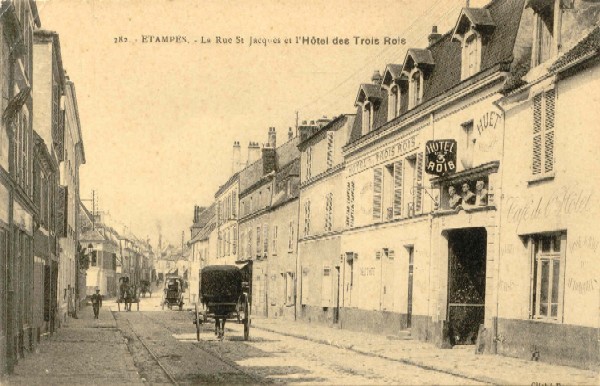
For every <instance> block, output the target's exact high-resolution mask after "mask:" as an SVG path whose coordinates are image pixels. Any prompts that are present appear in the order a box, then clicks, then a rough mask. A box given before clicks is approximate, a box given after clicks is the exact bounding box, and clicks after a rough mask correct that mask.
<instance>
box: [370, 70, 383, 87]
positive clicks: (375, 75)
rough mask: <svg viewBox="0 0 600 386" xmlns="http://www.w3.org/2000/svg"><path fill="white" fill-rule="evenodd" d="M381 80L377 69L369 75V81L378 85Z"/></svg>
mask: <svg viewBox="0 0 600 386" xmlns="http://www.w3.org/2000/svg"><path fill="white" fill-rule="evenodd" d="M382 81H383V78H382V77H381V74H380V73H379V70H375V72H374V73H373V76H372V77H371V82H373V84H377V85H380V84H381V82H382Z"/></svg>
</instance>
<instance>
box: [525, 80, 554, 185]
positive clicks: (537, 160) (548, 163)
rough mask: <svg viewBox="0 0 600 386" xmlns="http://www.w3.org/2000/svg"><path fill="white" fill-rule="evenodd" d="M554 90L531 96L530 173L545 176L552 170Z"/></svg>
mask: <svg viewBox="0 0 600 386" xmlns="http://www.w3.org/2000/svg"><path fill="white" fill-rule="evenodd" d="M555 105H556V91H555V90H554V89H551V90H548V91H546V92H544V93H542V94H538V95H536V96H534V97H533V142H532V143H533V149H532V162H531V174H532V175H533V176H541V177H543V176H545V175H547V174H549V173H552V172H553V171H554V120H555V112H554V110H555Z"/></svg>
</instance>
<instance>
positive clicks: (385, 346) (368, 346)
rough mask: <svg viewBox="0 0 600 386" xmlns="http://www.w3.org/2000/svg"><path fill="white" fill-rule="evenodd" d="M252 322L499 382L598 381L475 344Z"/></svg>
mask: <svg viewBox="0 0 600 386" xmlns="http://www.w3.org/2000/svg"><path fill="white" fill-rule="evenodd" d="M252 328H257V329H261V330H265V331H270V332H275V333H278V334H282V335H287V336H292V337H296V338H300V339H305V340H310V341H314V342H318V343H325V344H329V345H332V346H335V347H339V348H344V349H348V350H351V351H354V352H357V353H361V354H365V355H367V356H372V357H380V358H386V359H390V360H393V361H398V362H399V363H404V364H409V365H415V366H418V367H421V368H424V369H427V370H435V371H439V372H442V373H446V374H452V375H457V376H462V377H466V378H470V379H472V380H476V381H481V382H486V383H492V384H497V385H532V384H535V383H538V384H542V385H543V384H547V385H550V384H552V385H557V384H561V385H599V384H600V377H599V375H598V373H596V372H594V371H589V370H581V369H576V368H573V367H566V366H557V365H551V364H548V363H544V362H534V361H525V360H522V359H517V358H510V357H505V356H501V355H475V354H474V348H473V346H462V347H461V348H455V349H439V348H437V347H435V346H434V345H432V344H430V343H425V342H421V341H418V340H412V339H409V340H406V339H398V338H394V337H386V336H382V335H375V334H367V333H361V332H354V331H350V330H341V329H338V328H332V327H327V326H323V325H318V324H309V323H304V322H293V321H287V320H282V319H261V318H253V319H252Z"/></svg>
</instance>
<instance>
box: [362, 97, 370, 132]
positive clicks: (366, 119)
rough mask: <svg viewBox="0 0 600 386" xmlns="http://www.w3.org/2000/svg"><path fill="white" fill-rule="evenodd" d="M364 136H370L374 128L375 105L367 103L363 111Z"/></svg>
mask: <svg viewBox="0 0 600 386" xmlns="http://www.w3.org/2000/svg"><path fill="white" fill-rule="evenodd" d="M361 124H362V135H365V134H368V133H369V131H371V127H373V105H372V104H371V103H370V102H365V103H364V105H363V109H362V122H361Z"/></svg>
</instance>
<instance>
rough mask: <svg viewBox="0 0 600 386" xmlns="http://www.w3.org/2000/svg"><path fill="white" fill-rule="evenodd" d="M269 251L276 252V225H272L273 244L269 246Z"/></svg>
mask: <svg viewBox="0 0 600 386" xmlns="http://www.w3.org/2000/svg"><path fill="white" fill-rule="evenodd" d="M271 253H272V254H273V255H276V254H277V225H273V246H272V247H271Z"/></svg>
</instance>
